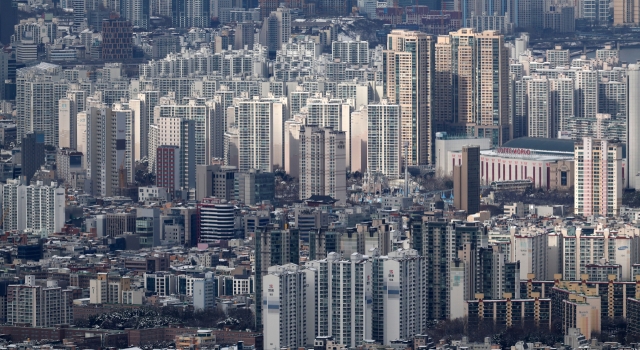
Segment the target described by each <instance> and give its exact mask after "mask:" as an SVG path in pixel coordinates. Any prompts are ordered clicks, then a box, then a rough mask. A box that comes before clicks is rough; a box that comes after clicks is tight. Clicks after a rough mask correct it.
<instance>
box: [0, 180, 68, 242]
mask: <svg viewBox="0 0 640 350" xmlns="http://www.w3.org/2000/svg"><path fill="white" fill-rule="evenodd" d="M65 201H66V198H65V194H64V188H57V187H55V186H45V185H43V183H42V182H41V181H38V182H37V183H36V184H35V185H30V186H26V185H21V184H20V182H19V181H18V180H8V181H7V184H6V185H4V186H3V212H4V213H5V214H4V222H3V226H4V227H3V229H4V231H13V230H25V229H29V230H32V231H34V232H37V233H41V234H43V235H47V234H52V233H55V232H61V230H62V228H63V227H64V217H65V214H64V209H65V206H66V202H65Z"/></svg>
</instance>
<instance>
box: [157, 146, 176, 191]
mask: <svg viewBox="0 0 640 350" xmlns="http://www.w3.org/2000/svg"><path fill="white" fill-rule="evenodd" d="M181 165H182V158H181V154H180V147H178V146H160V147H158V149H157V151H156V185H157V186H158V187H162V188H165V189H166V190H167V192H168V193H170V194H171V197H174V196H175V195H176V191H179V190H180V188H181V186H180V185H181V184H182V181H181V176H180V173H181V171H180V170H181V168H182V166H181Z"/></svg>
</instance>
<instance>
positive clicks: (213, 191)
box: [196, 164, 238, 201]
mask: <svg viewBox="0 0 640 350" xmlns="http://www.w3.org/2000/svg"><path fill="white" fill-rule="evenodd" d="M237 175H238V173H237V172H236V168H235V167H228V166H221V165H218V164H214V165H198V166H196V200H198V201H201V200H202V199H203V198H208V197H215V198H219V199H224V200H227V201H230V200H232V199H234V196H235V181H236V180H235V178H236V176H237Z"/></svg>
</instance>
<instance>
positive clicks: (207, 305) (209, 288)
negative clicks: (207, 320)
mask: <svg viewBox="0 0 640 350" xmlns="http://www.w3.org/2000/svg"><path fill="white" fill-rule="evenodd" d="M192 295H193V309H194V310H196V311H205V310H211V309H213V308H215V306H216V298H215V295H214V288H213V279H211V278H196V279H193V293H192Z"/></svg>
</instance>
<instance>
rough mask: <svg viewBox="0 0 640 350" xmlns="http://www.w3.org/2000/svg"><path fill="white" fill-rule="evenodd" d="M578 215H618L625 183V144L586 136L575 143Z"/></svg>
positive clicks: (575, 208) (576, 210)
mask: <svg viewBox="0 0 640 350" xmlns="http://www.w3.org/2000/svg"><path fill="white" fill-rule="evenodd" d="M575 167H576V170H577V171H576V172H575V177H574V178H575V180H574V184H575V190H574V192H575V194H574V196H575V205H574V213H575V214H576V215H583V216H592V215H602V216H612V215H617V213H618V211H619V210H620V206H621V205H622V188H623V186H624V177H623V170H624V169H623V167H622V145H621V144H618V143H613V142H609V141H605V140H598V139H592V138H590V137H585V138H584V139H583V140H582V142H576V145H575Z"/></svg>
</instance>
